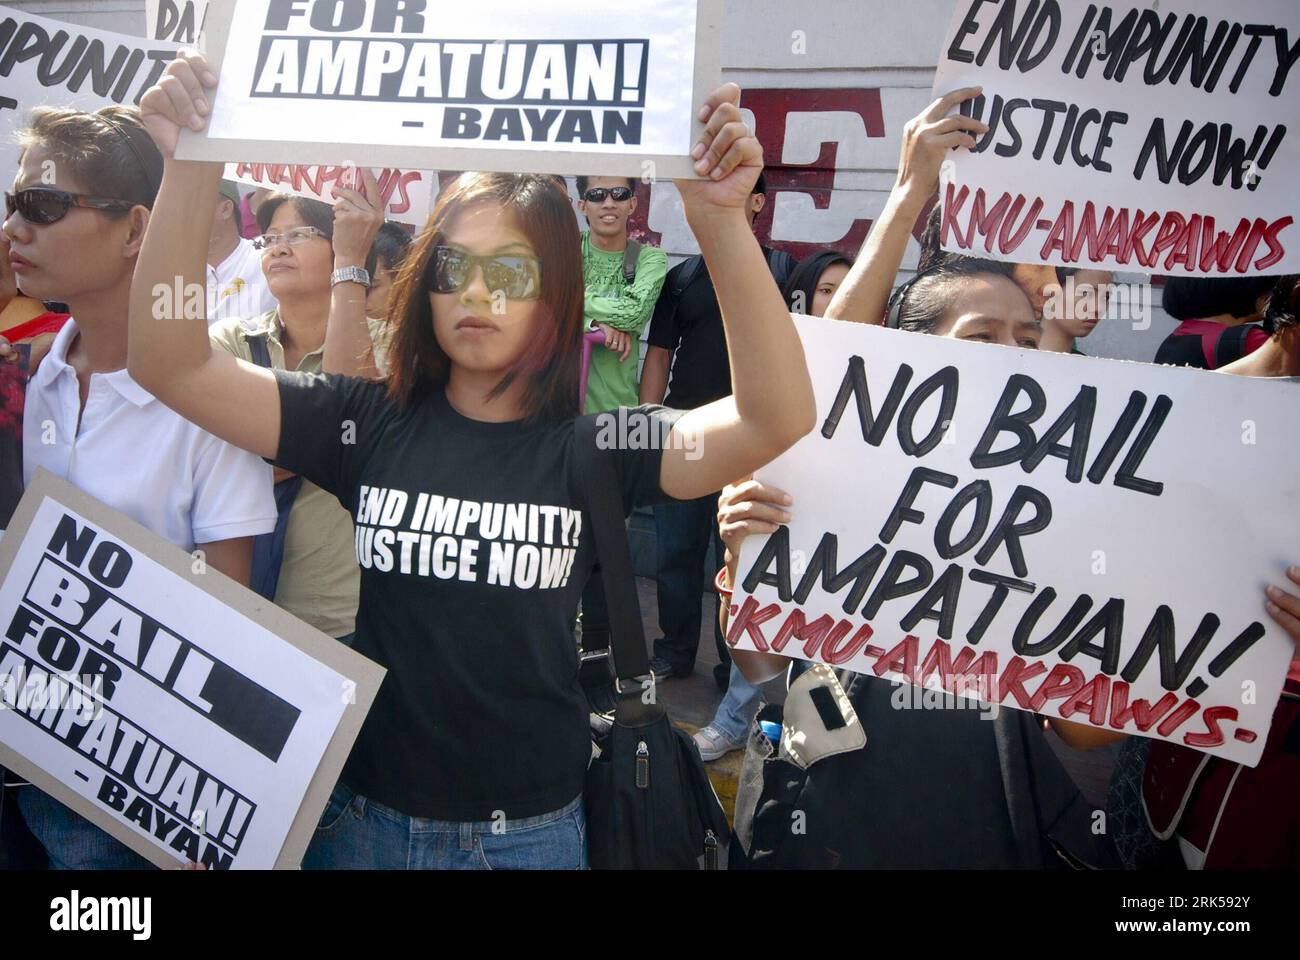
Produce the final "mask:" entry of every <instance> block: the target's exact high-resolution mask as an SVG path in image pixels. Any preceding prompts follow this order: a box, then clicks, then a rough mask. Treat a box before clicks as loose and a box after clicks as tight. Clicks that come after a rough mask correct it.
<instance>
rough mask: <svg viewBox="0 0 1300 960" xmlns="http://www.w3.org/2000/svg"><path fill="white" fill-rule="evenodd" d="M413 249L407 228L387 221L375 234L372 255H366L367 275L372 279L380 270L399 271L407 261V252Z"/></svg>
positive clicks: (371, 248) (371, 249)
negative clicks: (403, 262)
mask: <svg viewBox="0 0 1300 960" xmlns="http://www.w3.org/2000/svg"><path fill="white" fill-rule="evenodd" d="M409 249H411V235H410V234H409V233H407V232H406V228H405V227H403V226H402V225H401V224H400V223H393V222H392V221H385V222H384V223H383V224H382V225H381V226H380V228H379V232H378V233H377V234H375V242H374V243H373V244H372V245H371V247H370V253H369V254H367V255H366V273H368V274H370V277H371V279H374V277H375V275H376V274H377V273H378V272H379V268H380V267H383V268H384V269H385V270H397V269H398V268H399V267H401V265H402V261H403V260H405V259H406V251H407V250H409Z"/></svg>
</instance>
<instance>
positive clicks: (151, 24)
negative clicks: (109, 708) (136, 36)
mask: <svg viewBox="0 0 1300 960" xmlns="http://www.w3.org/2000/svg"><path fill="white" fill-rule="evenodd" d="M207 13H208V0H145V5H144V15H145V24H146V26H147V27H148V28H149V36H151V37H153V38H154V39H155V40H171V41H174V42H175V43H183V44H186V45H193V44H197V43H198V42H199V34H201V33H202V32H203V20H204V17H206V16H207Z"/></svg>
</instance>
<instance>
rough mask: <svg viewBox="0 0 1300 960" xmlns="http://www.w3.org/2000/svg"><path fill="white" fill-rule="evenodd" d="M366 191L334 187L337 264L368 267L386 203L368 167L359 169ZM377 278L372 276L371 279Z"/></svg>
mask: <svg viewBox="0 0 1300 960" xmlns="http://www.w3.org/2000/svg"><path fill="white" fill-rule="evenodd" d="M359 172H360V173H361V182H362V183H363V184H364V186H365V193H362V192H360V191H358V190H349V189H347V188H346V187H337V186H336V187H335V188H334V240H333V243H334V266H335V267H336V268H338V267H348V266H357V267H362V266H365V263H366V258H367V257H368V256H369V255H370V248H371V247H372V246H374V243H375V235H376V234H378V233H379V228H380V227H382V226H383V225H384V204H383V200H382V199H381V198H380V194H379V183H378V181H376V180H375V176H374V174H372V173H371V172H370V171H369V170H367V169H366V168H365V167H362V168H360V171H359ZM371 279H372V280H373V279H374V278H373V277H372V278H371Z"/></svg>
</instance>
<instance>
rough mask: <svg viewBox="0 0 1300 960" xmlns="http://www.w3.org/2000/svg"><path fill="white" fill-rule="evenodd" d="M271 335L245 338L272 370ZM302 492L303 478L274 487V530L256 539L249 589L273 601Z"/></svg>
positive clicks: (255, 356)
mask: <svg viewBox="0 0 1300 960" xmlns="http://www.w3.org/2000/svg"><path fill="white" fill-rule="evenodd" d="M269 337H270V333H269V332H264V333H258V334H252V335H250V336H248V337H246V338H245V339H246V340H247V342H248V351H249V353H251V354H252V356H253V362H254V363H255V364H257V365H258V366H259V367H266V368H267V369H268V370H269V369H271V350H270V347H268V346H267V341H268V339H269ZM301 490H302V477H301V476H293V477H289V479H287V480H281V481H280V482H279V483H277V484H276V485H275V487H274V488H273V492H274V494H275V529H274V530H273V531H271V532H270V533H263V534H259V535H258V536H256V537H254V538H253V566H252V571H251V576H250V578H249V589H251V590H252V591H253V592H254V593H256V594H258V596H261V597H265V598H266V599H267V600H271V601H273V602H274V600H275V591H276V588H277V587H278V586H279V584H280V567H281V566H282V565H283V564H284V538H285V535H286V533H287V532H288V529H289V513H290V511H292V510H293V504H294V501H295V500H297V499H298V494H299V492H300V491H301Z"/></svg>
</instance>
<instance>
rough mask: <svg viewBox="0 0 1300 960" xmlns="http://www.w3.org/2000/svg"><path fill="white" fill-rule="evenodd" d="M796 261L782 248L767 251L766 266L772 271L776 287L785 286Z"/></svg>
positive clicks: (796, 263)
mask: <svg viewBox="0 0 1300 960" xmlns="http://www.w3.org/2000/svg"><path fill="white" fill-rule="evenodd" d="M798 263H799V261H798V260H796V259H795V258H794V257H792V256H790V254H788V253H786V252H785V251H784V250H768V251H767V268H768V269H769V270H770V271H772V279H774V280H775V281H776V285H777V286H778V287H784V286H785V284H786V281H788V280H789V279H790V274H792V273H794V268H795V267H796V266H797V265H798Z"/></svg>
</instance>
